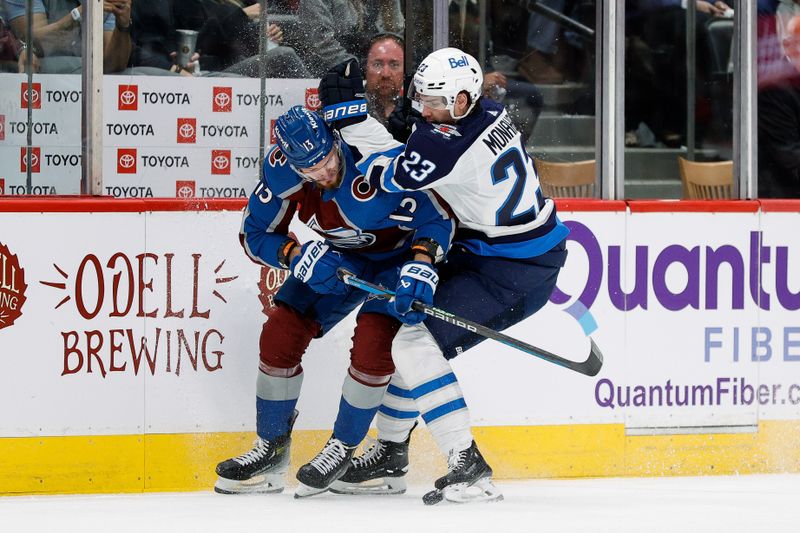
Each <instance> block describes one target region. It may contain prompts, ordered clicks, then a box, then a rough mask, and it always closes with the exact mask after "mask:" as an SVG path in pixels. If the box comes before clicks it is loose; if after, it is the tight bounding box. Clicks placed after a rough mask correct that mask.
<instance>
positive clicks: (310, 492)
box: [294, 483, 328, 500]
mask: <svg viewBox="0 0 800 533" xmlns="http://www.w3.org/2000/svg"><path fill="white" fill-rule="evenodd" d="M327 490H328V488H327V487H326V488H324V489H316V488H314V487H309V486H308V485H304V484H303V483H298V485H297V489H296V490H295V491H294V498H295V500H299V499H301V498H309V497H311V496H316V495H317V494H322V493H323V492H326V491H327Z"/></svg>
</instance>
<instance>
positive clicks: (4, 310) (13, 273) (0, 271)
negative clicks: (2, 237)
mask: <svg viewBox="0 0 800 533" xmlns="http://www.w3.org/2000/svg"><path fill="white" fill-rule="evenodd" d="M27 288H28V286H27V285H26V284H25V270H23V269H22V267H20V266H19V260H18V259H17V256H16V255H12V254H11V252H10V251H9V249H8V247H7V246H6V245H5V244H3V243H2V242H0V329H3V328H7V327H8V326H11V325H12V324H14V321H15V320H16V319H18V318H19V317H20V316H21V315H22V306H23V304H24V303H25V289H27Z"/></svg>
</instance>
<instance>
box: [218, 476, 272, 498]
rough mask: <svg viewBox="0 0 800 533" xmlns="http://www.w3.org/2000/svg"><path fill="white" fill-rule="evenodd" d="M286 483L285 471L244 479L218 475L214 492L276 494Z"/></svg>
mask: <svg viewBox="0 0 800 533" xmlns="http://www.w3.org/2000/svg"><path fill="white" fill-rule="evenodd" d="M285 485H286V472H283V473H273V474H261V475H260V476H255V477H253V478H250V479H246V480H244V481H238V480H235V479H227V478H224V477H218V478H217V482H216V483H215V484H214V492H216V493H218V494H277V493H279V492H283V488H284V486H285Z"/></svg>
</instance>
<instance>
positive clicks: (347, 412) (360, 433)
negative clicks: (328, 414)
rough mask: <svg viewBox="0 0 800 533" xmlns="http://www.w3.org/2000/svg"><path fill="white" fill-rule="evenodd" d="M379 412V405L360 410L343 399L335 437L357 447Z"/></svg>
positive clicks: (335, 428) (335, 426)
mask: <svg viewBox="0 0 800 533" xmlns="http://www.w3.org/2000/svg"><path fill="white" fill-rule="evenodd" d="M377 412H378V406H377V405H376V406H375V407H371V408H369V409H359V408H358V407H353V406H352V405H350V404H349V403H347V400H345V399H344V397H342V399H341V400H339V414H338V415H337V416H336V423H335V424H334V425H333V436H334V437H336V438H337V439H339V440H340V441H342V442H344V443H345V444H347V445H349V446H355V445H356V444H358V443H359V442H361V441H362V440H364V437H366V436H367V431H368V430H369V424H370V422H372V419H373V418H375V413H377Z"/></svg>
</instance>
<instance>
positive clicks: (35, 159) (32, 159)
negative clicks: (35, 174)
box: [27, 152, 39, 168]
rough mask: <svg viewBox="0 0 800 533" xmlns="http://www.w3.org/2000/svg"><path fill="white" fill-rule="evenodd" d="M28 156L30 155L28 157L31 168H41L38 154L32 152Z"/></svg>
mask: <svg viewBox="0 0 800 533" xmlns="http://www.w3.org/2000/svg"><path fill="white" fill-rule="evenodd" d="M27 155H28V157H27V159H28V166H30V167H31V168H36V167H37V166H39V156H38V155H37V153H36V152H30V153H28V154H27Z"/></svg>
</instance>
